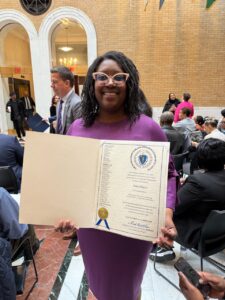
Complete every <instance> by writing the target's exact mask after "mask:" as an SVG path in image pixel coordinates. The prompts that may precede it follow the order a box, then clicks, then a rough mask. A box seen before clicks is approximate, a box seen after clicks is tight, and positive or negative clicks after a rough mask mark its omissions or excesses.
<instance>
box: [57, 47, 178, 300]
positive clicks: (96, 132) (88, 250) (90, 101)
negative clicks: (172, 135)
mask: <svg viewBox="0 0 225 300" xmlns="http://www.w3.org/2000/svg"><path fill="white" fill-rule="evenodd" d="M139 101H140V89H139V75H138V71H137V69H136V67H135V65H134V64H133V62H132V61H131V60H130V59H129V58H127V57H126V56H125V55H124V54H122V53H120V52H115V51H111V52H108V53H106V54H105V55H103V56H100V57H98V58H97V59H96V60H95V61H94V62H93V64H92V65H91V66H90V68H89V70H88V73H87V77H86V81H85V84H84V88H83V93H82V119H78V120H76V121H75V122H74V123H73V124H72V125H71V127H70V128H69V131H68V133H67V134H68V135H72V136H79V137H86V138H96V139H111V140H132V141H166V137H165V135H164V133H163V132H162V130H161V129H160V127H159V126H158V125H157V124H156V123H155V122H154V121H153V120H152V119H151V118H149V117H147V116H145V115H143V114H141V112H140V109H139V107H140V106H139ZM90 151H91V149H90ZM175 198H176V172H175V170H174V166H173V163H172V162H171V161H170V164H169V174H168V191H167V213H166V224H165V228H163V229H162V233H163V235H162V237H161V238H160V241H161V243H167V244H169V243H170V242H171V241H172V239H173V238H174V236H175V234H176V230H175V228H174V224H173V222H172V215H173V209H174V206H175ZM58 227H59V229H63V230H70V229H73V224H72V222H68V221H62V222H61V223H60V224H59V226H58ZM77 233H78V239H79V243H80V247H81V252H82V255H83V260H84V265H85V270H86V274H87V278H88V283H89V287H90V290H91V291H92V293H93V295H94V296H95V297H96V298H97V299H98V300H137V299H140V291H141V282H142V279H143V275H144V272H145V269H146V266H147V262H148V257H149V253H150V251H151V249H152V243H150V242H146V241H142V240H137V239H133V238H128V237H124V236H121V235H118V234H114V233H108V232H105V231H100V230H96V229H87V228H85V229H84V228H81V229H79V230H78V232H77ZM96 298H94V299H96Z"/></svg>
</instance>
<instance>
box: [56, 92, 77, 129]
mask: <svg viewBox="0 0 225 300" xmlns="http://www.w3.org/2000/svg"><path fill="white" fill-rule="evenodd" d="M59 103H60V101H59V102H58V104H57V108H56V110H57V116H58V110H59ZM80 103H81V102H80V97H79V96H78V95H77V94H75V92H74V91H73V92H72V94H71V95H70V96H69V98H68V99H67V100H66V103H65V104H64V105H65V107H64V113H63V119H62V123H63V124H62V133H61V134H66V133H67V131H68V129H69V127H70V125H71V124H72V123H73V121H75V120H76V119H78V118H80ZM56 128H57V126H56Z"/></svg>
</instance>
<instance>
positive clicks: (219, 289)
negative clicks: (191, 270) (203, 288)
mask: <svg viewBox="0 0 225 300" xmlns="http://www.w3.org/2000/svg"><path fill="white" fill-rule="evenodd" d="M178 274H179V277H180V288H181V291H182V293H183V295H184V296H185V298H186V299H187V300H204V297H203V295H202V294H201V293H200V291H199V290H198V289H197V288H196V287H195V286H194V285H192V284H191V282H190V281H189V280H188V279H187V278H186V277H185V276H184V274H183V273H181V272H179V273H178ZM199 275H200V277H201V279H200V280H199V282H200V283H202V284H209V285H210V286H211V291H210V293H209V296H210V298H214V299H225V279H224V278H223V277H221V276H216V275H214V274H210V273H206V272H199Z"/></svg>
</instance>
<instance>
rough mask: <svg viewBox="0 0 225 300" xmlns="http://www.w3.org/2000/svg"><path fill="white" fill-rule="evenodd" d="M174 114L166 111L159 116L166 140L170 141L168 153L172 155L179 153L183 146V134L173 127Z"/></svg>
mask: <svg viewBox="0 0 225 300" xmlns="http://www.w3.org/2000/svg"><path fill="white" fill-rule="evenodd" d="M173 119H174V115H173V113H172V112H169V111H166V112H164V113H162V115H161V116H160V126H161V128H162V130H163V131H164V132H165V134H166V136H167V139H168V142H170V153H171V154H173V155H176V154H180V153H182V152H183V148H184V135H183V134H182V133H180V132H178V131H177V130H176V129H175V128H173V126H172V124H173Z"/></svg>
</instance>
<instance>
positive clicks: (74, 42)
mask: <svg viewBox="0 0 225 300" xmlns="http://www.w3.org/2000/svg"><path fill="white" fill-rule="evenodd" d="M51 50H52V51H51V55H52V65H53V66H58V65H64V66H66V67H68V68H69V69H70V70H71V71H72V72H73V73H74V76H75V91H76V93H77V94H78V95H80V94H81V90H82V86H83V83H84V79H85V76H86V73H87V69H88V61H87V36H86V32H85V30H84V28H83V27H82V25H81V24H79V23H77V22H74V21H73V20H69V19H67V18H66V19H62V20H61V23H60V24H58V25H57V26H56V27H55V29H54V31H53V33H52V37H51Z"/></svg>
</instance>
